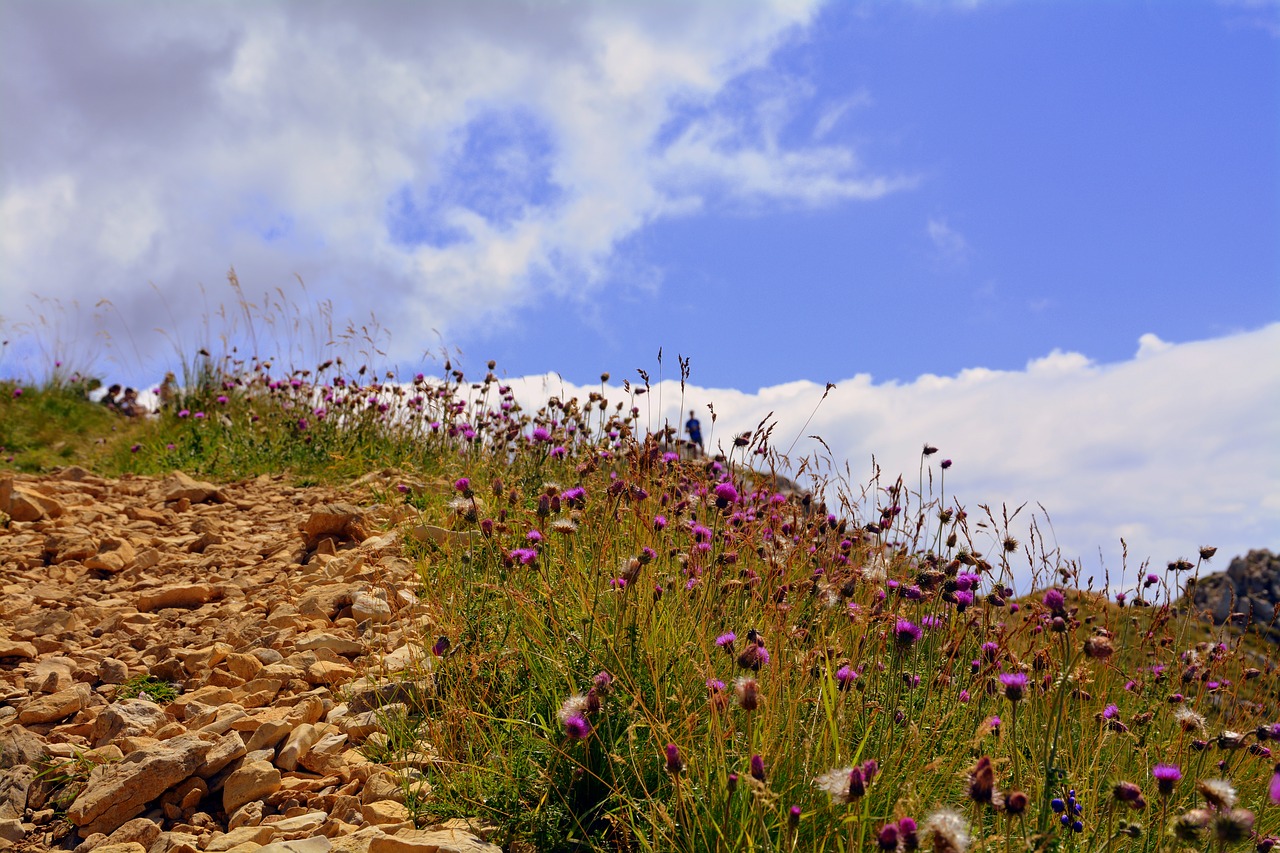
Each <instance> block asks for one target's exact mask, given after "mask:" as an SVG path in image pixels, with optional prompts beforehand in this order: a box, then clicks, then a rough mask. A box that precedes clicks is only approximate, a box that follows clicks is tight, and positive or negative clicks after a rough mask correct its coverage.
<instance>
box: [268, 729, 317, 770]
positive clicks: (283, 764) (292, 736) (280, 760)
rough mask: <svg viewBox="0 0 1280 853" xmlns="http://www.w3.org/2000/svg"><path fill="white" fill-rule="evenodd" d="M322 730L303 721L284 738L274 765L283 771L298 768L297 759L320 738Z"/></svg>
mask: <svg viewBox="0 0 1280 853" xmlns="http://www.w3.org/2000/svg"><path fill="white" fill-rule="evenodd" d="M321 735H322V732H321V731H320V729H319V728H318V727H316V726H315V725H313V724H311V723H303V724H302V725H300V726H298V727H297V728H296V729H294V730H293V731H292V732H290V733H289V737H287V738H286V739H285V742H284V745H283V746H281V747H280V752H279V754H278V755H277V756H276V766H277V767H279V768H280V769H281V770H283V771H285V772H290V771H293V770H297V769H298V761H299V759H301V758H302V756H304V755H306V754H307V752H308V751H309V750H310V749H311V747H312V746H314V745H315V743H316V741H318V740H320V737H321Z"/></svg>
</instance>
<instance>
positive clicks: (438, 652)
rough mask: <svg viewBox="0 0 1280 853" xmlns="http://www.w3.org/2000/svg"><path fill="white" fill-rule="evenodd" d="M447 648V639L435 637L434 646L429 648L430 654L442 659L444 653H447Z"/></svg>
mask: <svg viewBox="0 0 1280 853" xmlns="http://www.w3.org/2000/svg"><path fill="white" fill-rule="evenodd" d="M449 646H450V642H449V638H448V637H444V636H441V637H437V638H436V642H435V645H433V646H432V647H431V653H432V654H433V655H435V656H436V657H438V658H442V657H444V656H445V653H446V652H448V651H449Z"/></svg>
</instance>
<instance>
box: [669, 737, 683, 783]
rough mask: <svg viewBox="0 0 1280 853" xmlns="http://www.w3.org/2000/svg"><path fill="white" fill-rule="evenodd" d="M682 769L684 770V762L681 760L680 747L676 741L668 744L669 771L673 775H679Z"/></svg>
mask: <svg viewBox="0 0 1280 853" xmlns="http://www.w3.org/2000/svg"><path fill="white" fill-rule="evenodd" d="M682 770H684V762H683V761H681V760H680V747H678V746H676V745H675V744H674V743H669V744H667V772H668V773H670V774H671V775H672V776H678V775H680V771H682Z"/></svg>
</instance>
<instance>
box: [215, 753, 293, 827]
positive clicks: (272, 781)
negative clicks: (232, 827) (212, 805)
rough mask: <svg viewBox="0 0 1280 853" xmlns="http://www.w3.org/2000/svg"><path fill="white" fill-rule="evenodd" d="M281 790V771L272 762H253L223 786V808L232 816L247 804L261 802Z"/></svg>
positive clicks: (231, 776) (238, 771)
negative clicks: (255, 801) (253, 801)
mask: <svg viewBox="0 0 1280 853" xmlns="http://www.w3.org/2000/svg"><path fill="white" fill-rule="evenodd" d="M279 789H280V771H279V770H277V769H276V768H275V767H274V766H272V764H271V762H270V761H253V762H250V763H248V764H246V765H244V766H243V767H241V768H240V769H239V770H237V771H235V772H234V773H232V774H231V775H230V776H228V777H227V780H226V782H224V783H223V786H222V808H223V810H224V811H225V812H226V813H227V814H231V813H232V812H234V811H235V810H236V809H238V808H240V807H241V806H242V805H244V804H245V803H247V802H250V801H252V800H260V799H263V798H265V797H267V796H270V795H271V794H274V793H275V792H276V791H278V790H279Z"/></svg>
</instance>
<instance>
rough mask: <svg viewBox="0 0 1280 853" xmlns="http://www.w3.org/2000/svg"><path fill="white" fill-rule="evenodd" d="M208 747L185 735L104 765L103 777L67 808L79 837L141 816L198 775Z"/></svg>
mask: <svg viewBox="0 0 1280 853" xmlns="http://www.w3.org/2000/svg"><path fill="white" fill-rule="evenodd" d="M208 751H209V744H208V743H207V742H205V741H203V740H201V739H200V738H199V737H198V736H197V735H193V734H190V735H182V736H180V737H176V738H173V739H172V740H167V741H161V742H159V743H157V744H155V745H154V746H150V747H147V748H145V749H140V750H137V751H135V752H132V753H130V754H129V755H128V756H127V757H126V758H125V760H123V761H120V762H118V763H116V764H111V765H104V767H103V768H100V769H103V770H104V772H103V774H102V776H101V777H100V778H99V779H97V780H96V781H95V782H94V783H93V784H91V785H88V786H87V787H86V788H85V790H84V791H83V792H81V794H80V796H78V797H76V799H75V801H74V802H73V803H72V804H71V806H70V808H68V809H67V819H68V820H70V821H71V822H72V823H73V824H75V825H76V826H77V827H79V828H80V834H81V835H82V836H83V835H86V834H88V833H91V832H107V833H110V832H112V831H114V830H115V829H117V828H118V827H120V826H121V825H122V824H124V823H125V821H128V820H129V819H131V818H134V817H137V816H138V815H139V814H141V813H142V811H143V809H144V808H145V807H146V804H147V803H149V802H151V801H152V800H154V799H156V798H157V797H159V796H160V795H161V794H163V793H164V792H165V791H166V790H167V789H169V788H170V787H172V786H174V785H176V784H178V783H179V782H181V781H182V780H184V779H186V778H187V777H189V776H190V775H191V774H192V773H194V772H195V769H196V767H197V766H198V765H199V763H200V759H201V758H203V757H204V755H205V753H207V752H208Z"/></svg>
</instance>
